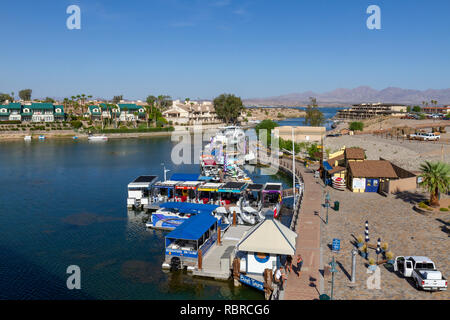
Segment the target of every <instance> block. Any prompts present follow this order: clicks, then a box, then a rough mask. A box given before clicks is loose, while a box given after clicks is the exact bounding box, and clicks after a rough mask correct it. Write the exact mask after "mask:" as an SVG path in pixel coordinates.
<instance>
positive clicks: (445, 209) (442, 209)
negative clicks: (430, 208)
mask: <svg viewBox="0 0 450 320" xmlns="http://www.w3.org/2000/svg"><path fill="white" fill-rule="evenodd" d="M439 211H443V212H447V211H449V209H448V208H440V209H439Z"/></svg>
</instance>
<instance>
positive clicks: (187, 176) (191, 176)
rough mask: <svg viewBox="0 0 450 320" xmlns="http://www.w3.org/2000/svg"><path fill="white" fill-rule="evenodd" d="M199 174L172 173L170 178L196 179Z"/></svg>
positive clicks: (179, 179)
mask: <svg viewBox="0 0 450 320" xmlns="http://www.w3.org/2000/svg"><path fill="white" fill-rule="evenodd" d="M199 176H200V175H199V174H196V173H174V174H173V175H172V177H171V178H170V180H174V181H197V180H198V177H199Z"/></svg>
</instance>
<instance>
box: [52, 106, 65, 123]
mask: <svg viewBox="0 0 450 320" xmlns="http://www.w3.org/2000/svg"><path fill="white" fill-rule="evenodd" d="M54 108H55V112H54V114H53V115H54V116H55V121H64V120H66V114H65V112H64V106H62V105H56V106H54Z"/></svg>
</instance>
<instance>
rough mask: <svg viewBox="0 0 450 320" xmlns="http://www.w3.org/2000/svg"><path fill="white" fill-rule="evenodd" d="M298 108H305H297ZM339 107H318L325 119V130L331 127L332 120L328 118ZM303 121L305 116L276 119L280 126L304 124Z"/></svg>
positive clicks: (334, 113)
mask: <svg viewBox="0 0 450 320" xmlns="http://www.w3.org/2000/svg"><path fill="white" fill-rule="evenodd" d="M298 109H301V110H305V108H298ZM341 109H343V108H329V107H323V108H320V111H321V112H322V113H323V116H324V118H325V120H326V122H325V124H324V125H325V127H326V128H327V130H330V129H331V124H332V122H331V121H330V120H329V119H331V118H332V117H334V116H335V115H336V113H337V112H338V111H339V110H341ZM304 121H305V118H288V119H285V120H281V121H277V123H278V124H279V125H280V126H304V125H305V124H304Z"/></svg>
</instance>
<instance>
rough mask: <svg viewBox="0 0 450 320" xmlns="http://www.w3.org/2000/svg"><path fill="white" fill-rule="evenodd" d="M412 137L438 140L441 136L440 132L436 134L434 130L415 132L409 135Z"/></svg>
mask: <svg viewBox="0 0 450 320" xmlns="http://www.w3.org/2000/svg"><path fill="white" fill-rule="evenodd" d="M409 138H410V139H414V140H423V141H438V140H439V139H440V138H441V136H440V135H439V134H435V133H433V132H419V133H415V134H411V135H410V136H409Z"/></svg>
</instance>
